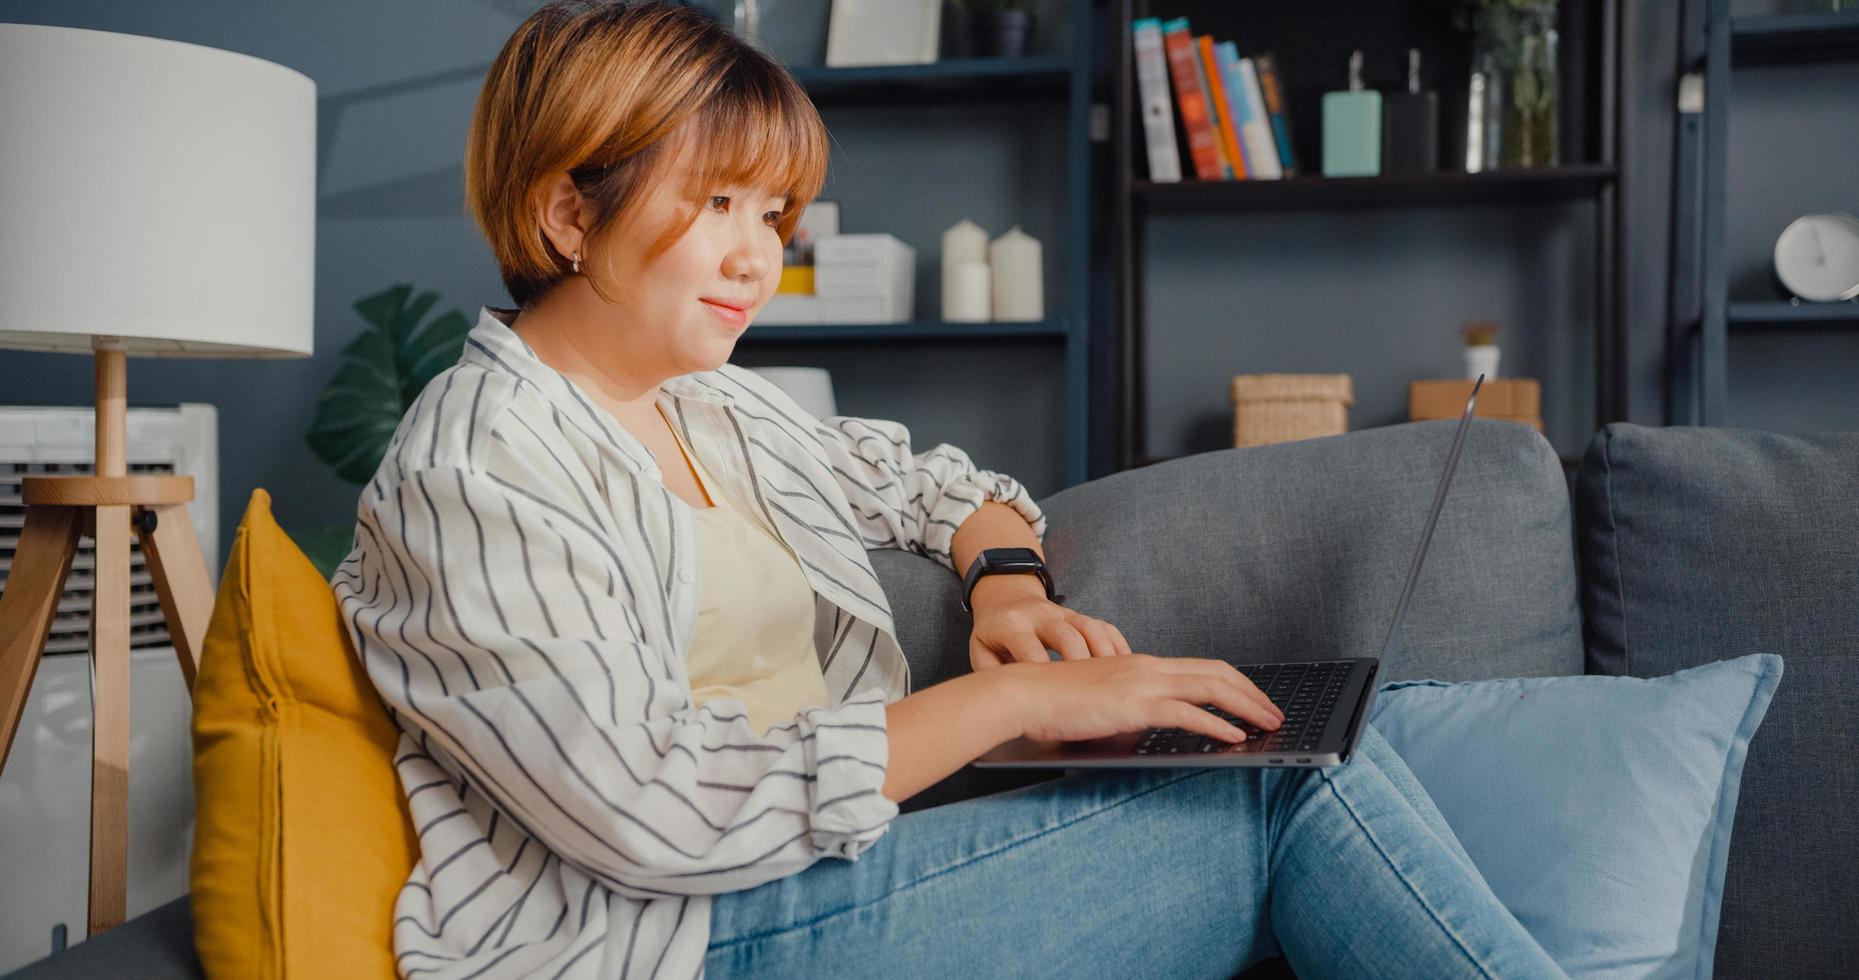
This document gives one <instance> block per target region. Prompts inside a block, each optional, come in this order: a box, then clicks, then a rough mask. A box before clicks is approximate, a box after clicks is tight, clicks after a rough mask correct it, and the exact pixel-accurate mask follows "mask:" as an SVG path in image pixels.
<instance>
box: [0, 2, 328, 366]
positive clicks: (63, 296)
mask: <svg viewBox="0 0 1859 980" xmlns="http://www.w3.org/2000/svg"><path fill="white" fill-rule="evenodd" d="M315 250H316V84H315V83H314V82H312V81H311V80H310V79H309V78H307V77H305V76H304V75H302V74H301V73H299V72H296V71H293V70H291V69H289V68H284V67H282V66H280V65H274V64H272V63H270V62H268V61H263V60H260V59H258V58H254V57H251V56H249V55H243V54H235V53H233V52H230V51H220V50H217V49H215V48H207V47H201V46H200V45H196V44H184V43H181V42H179V41H165V40H160V39H157V38H150V37H138V36H136V35H131V34H113V33H109V32H106V31H90V30H80V29H77V28H68V27H42V26H37V25H28V24H0V304H4V309H5V316H4V317H0V347H11V348H19V349H26V350H62V351H83V352H89V351H91V350H92V349H94V344H93V341H94V340H95V339H96V338H114V339H115V341H116V343H114V344H111V345H109V346H120V348H121V349H123V350H125V351H127V352H128V353H129V354H132V355H170V356H190V357H201V356H205V357H214V356H219V357H255V356H256V357H263V356H300V355H307V354H309V353H310V351H311V341H312V337H313V336H314V334H315V328H314V319H313V315H312V312H313V311H312V301H313V297H314V283H315Z"/></svg>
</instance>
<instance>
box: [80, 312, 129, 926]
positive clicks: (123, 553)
mask: <svg viewBox="0 0 1859 980" xmlns="http://www.w3.org/2000/svg"><path fill="white" fill-rule="evenodd" d="M95 346H96V350H97V470H96V473H97V475H98V476H100V477H105V478H108V477H122V476H125V475H127V474H128V472H129V462H128V457H129V453H128V446H127V445H126V442H125V440H126V439H127V436H128V427H129V416H128V395H129V391H128V389H129V384H128V377H127V364H126V363H125V362H126V360H127V356H126V355H125V354H124V352H123V350H122V348H121V346H120V345H117V344H115V343H113V342H111V341H109V340H106V339H104V338H98V339H97V341H96V342H95ZM129 511H130V507H129V506H128V505H127V504H109V505H103V506H99V507H97V509H96V530H95V532H94V533H93V537H94V538H95V539H96V559H97V583H96V588H95V590H94V591H93V592H92V593H91V605H90V623H91V627H90V651H91V678H92V680H93V684H92V694H91V724H92V727H91V769H90V932H89V935H92V936H95V935H99V934H101V933H103V932H104V931H106V930H109V929H114V928H115V927H116V926H118V925H120V924H122V921H123V914H124V909H125V906H126V904H127V900H128V878H129V535H130V533H131V532H130V528H129Z"/></svg>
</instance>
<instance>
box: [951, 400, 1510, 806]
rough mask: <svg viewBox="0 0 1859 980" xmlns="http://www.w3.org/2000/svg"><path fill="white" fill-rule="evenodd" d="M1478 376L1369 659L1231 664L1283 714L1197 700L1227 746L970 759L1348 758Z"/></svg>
mask: <svg viewBox="0 0 1859 980" xmlns="http://www.w3.org/2000/svg"><path fill="white" fill-rule="evenodd" d="M1484 383H1485V376H1484V375H1482V374H1481V375H1479V376H1478V380H1477V381H1476V382H1474V383H1473V384H1472V394H1471V397H1469V398H1467V399H1466V400H1465V414H1464V415H1462V416H1460V417H1459V428H1458V431H1456V432H1455V433H1453V437H1452V449H1451V451H1449V452H1448V453H1447V454H1446V471H1445V472H1444V473H1442V474H1440V478H1439V487H1438V488H1437V489H1435V490H1434V491H1433V509H1432V511H1431V512H1429V513H1428V514H1427V522H1426V527H1425V528H1424V529H1423V530H1422V531H1421V532H1420V547H1419V548H1418V549H1417V550H1416V551H1415V552H1414V561H1413V565H1412V566H1410V567H1409V568H1408V570H1407V583H1406V584H1405V585H1403V586H1402V587H1401V598H1400V601H1399V602H1397V603H1396V604H1395V607H1394V622H1393V624H1392V625H1390V626H1389V627H1388V636H1387V639H1386V640H1384V641H1383V642H1382V645H1381V655H1380V656H1379V657H1351V658H1345V659H1335V660H1297V661H1286V662H1282V663H1261V664H1235V665H1234V666H1236V667H1238V668H1239V671H1240V673H1243V674H1245V675H1246V676H1247V677H1248V678H1250V679H1251V680H1252V682H1253V683H1254V684H1256V685H1258V688H1259V690H1261V691H1263V692H1265V695H1266V696H1267V697H1269V698H1271V700H1272V703H1273V704H1276V705H1277V706H1278V707H1279V710H1281V711H1283V712H1284V713H1285V720H1284V724H1283V725H1282V726H1280V727H1279V729H1278V730H1277V731H1272V732H1268V731H1264V730H1262V729H1259V728H1255V727H1253V725H1252V724H1251V723H1249V722H1245V721H1242V720H1240V719H1239V718H1236V717H1234V716H1233V715H1232V714H1229V713H1228V712H1226V711H1225V710H1223V709H1221V708H1218V707H1216V706H1214V705H1211V704H1209V705H1202V707H1203V708H1205V709H1206V710H1208V711H1209V712H1211V713H1213V714H1214V715H1216V716H1218V717H1220V718H1221V719H1223V720H1225V721H1228V722H1231V723H1232V724H1234V725H1237V726H1239V727H1240V728H1241V729H1242V730H1244V731H1245V733H1246V740H1245V741H1243V742H1238V743H1230V742H1227V741H1225V740H1223V739H1218V738H1215V737H1213V736H1211V735H1202V734H1200V733H1199V732H1190V731H1186V730H1183V729H1179V728H1151V729H1148V730H1147V731H1141V732H1125V733H1123V734H1121V735H1113V736H1110V737H1108V738H1097V739H1088V740H1083V741H1074V742H1040V741H1034V740H1032V739H1027V738H1016V739H1014V740H1013V741H1010V742H1003V743H1001V744H1000V745H998V746H995V747H994V748H993V749H990V750H988V751H987V752H986V753H985V754H983V755H982V756H981V757H980V758H978V759H976V760H975V761H974V762H972V763H970V765H972V766H975V767H976V768H979V769H1047V768H1064V769H1132V768H1150V767H1166V768H1189V767H1207V766H1285V767H1289V768H1315V767H1320V766H1340V765H1342V764H1343V763H1345V762H1348V761H1349V757H1350V755H1351V754H1353V753H1354V752H1355V748H1356V743H1357V741H1358V740H1359V739H1360V738H1361V737H1362V726H1363V725H1364V724H1365V723H1366V722H1367V719H1368V714H1369V709H1370V707H1372V705H1373V703H1374V700H1375V688H1376V684H1377V680H1378V678H1379V676H1380V674H1381V665H1382V663H1383V662H1385V661H1387V660H1388V659H1390V658H1392V657H1393V656H1394V655H1395V654H1396V653H1398V652H1399V651H1400V649H1401V645H1402V642H1403V639H1402V634H1401V624H1402V623H1403V622H1404V621H1405V620H1406V618H1407V604H1408V601H1409V600H1410V599H1412V598H1413V594H1414V583H1415V582H1416V581H1418V580H1419V578H1420V565H1421V563H1422V562H1423V561H1425V560H1426V556H1427V545H1428V544H1429V543H1430V542H1431V541H1432V540H1433V525H1434V524H1435V523H1436V522H1438V520H1439V511H1440V506H1441V505H1442V504H1444V503H1445V502H1446V488H1447V487H1448V486H1449V485H1451V483H1452V473H1453V470H1454V469H1456V468H1457V467H1458V465H1459V448H1460V447H1461V446H1462V445H1463V444H1464V442H1465V430H1466V429H1467V428H1468V427H1469V426H1470V423H1471V421H1472V407H1473V406H1474V405H1475V404H1477V402H1478V389H1479V388H1480V387H1482V386H1483V385H1484Z"/></svg>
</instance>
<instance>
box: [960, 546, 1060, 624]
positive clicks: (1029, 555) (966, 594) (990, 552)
mask: <svg viewBox="0 0 1859 980" xmlns="http://www.w3.org/2000/svg"><path fill="white" fill-rule="evenodd" d="M983 575H1037V576H1039V581H1040V582H1041V583H1043V584H1044V585H1045V587H1046V598H1047V599H1049V600H1051V601H1053V602H1063V601H1064V600H1065V597H1064V596H1062V595H1059V594H1058V592H1057V591H1056V590H1055V589H1053V588H1052V575H1051V573H1050V572H1047V571H1046V563H1045V562H1044V561H1043V560H1042V559H1040V557H1039V552H1037V551H1034V550H1033V549H1031V548H987V549H984V550H983V551H982V552H981V554H979V555H977V556H975V563H974V564H972V565H970V566H968V574H967V575H965V576H963V578H962V611H963V612H965V613H969V614H971V615H972V614H973V613H974V611H975V608H974V607H973V606H971V605H969V598H970V597H971V596H973V595H974V594H975V583H976V582H979V581H981V577H982V576H983Z"/></svg>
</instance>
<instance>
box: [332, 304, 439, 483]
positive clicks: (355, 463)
mask: <svg viewBox="0 0 1859 980" xmlns="http://www.w3.org/2000/svg"><path fill="white" fill-rule="evenodd" d="M438 300H439V294H438V293H435V292H430V291H428V292H424V293H420V294H419V295H417V296H415V295H414V294H413V287H412V286H411V285H406V284H402V285H398V286H393V287H391V288H388V289H385V290H382V291H381V292H378V293H375V294H374V295H372V296H364V297H362V298H361V299H359V300H356V301H355V311H356V312H357V313H360V314H361V316H362V319H363V320H365V321H367V323H368V329H366V330H363V331H362V332H361V333H360V334H358V335H356V337H355V339H354V340H352V341H350V342H349V344H348V346H346V347H344V348H343V349H342V357H343V361H342V366H341V367H339V368H337V369H336V374H335V376H334V377H333V378H331V379H330V381H329V384H328V385H327V386H326V387H324V389H323V391H322V394H321V396H320V397H319V398H318V401H317V406H316V417H315V419H314V420H313V421H312V422H311V424H310V431H309V432H308V434H307V439H308V441H309V443H310V449H311V451H313V452H315V453H316V456H317V458H318V459H320V460H322V461H323V462H325V463H328V464H329V465H330V466H331V467H333V468H334V469H335V471H336V474H337V475H338V476H341V477H342V478H343V479H345V480H348V481H349V482H351V483H357V484H360V483H366V482H368V479H369V478H370V477H372V476H373V475H374V471H375V469H376V468H377V467H379V466H380V465H381V457H382V456H384V455H386V453H387V445H388V443H389V442H391V441H392V440H393V437H394V431H395V430H396V429H397V428H399V426H400V419H401V416H403V415H405V414H406V412H407V409H408V408H409V407H410V406H411V405H412V404H413V400H414V399H415V398H418V397H419V394H420V392H421V391H423V390H424V389H425V387H426V385H427V384H428V383H430V382H431V381H432V379H433V378H434V377H435V376H437V375H438V374H439V373H440V372H441V371H444V370H445V369H446V368H448V367H451V366H452V365H453V364H456V363H457V362H458V356H459V354H460V353H461V352H462V351H463V350H464V346H465V336H466V334H469V333H470V332H471V321H470V320H469V319H467V318H466V317H465V315H464V314H463V313H460V312H459V311H457V310H451V311H448V312H446V313H443V314H441V315H439V316H437V317H435V318H433V319H432V320H430V321H427V322H426V323H425V324H424V326H422V325H421V320H423V319H424V318H425V316H426V314H427V312H428V311H430V310H431V309H432V307H433V304H435V303H436V302H438Z"/></svg>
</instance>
